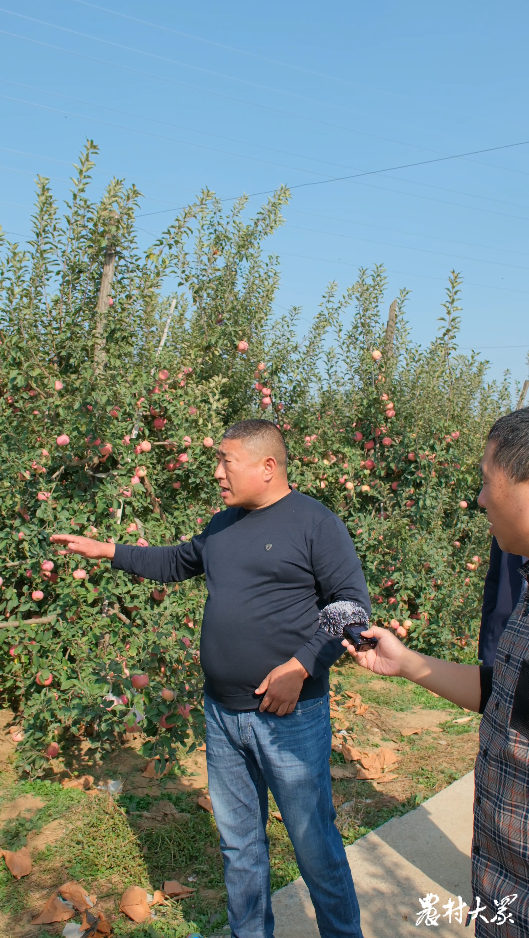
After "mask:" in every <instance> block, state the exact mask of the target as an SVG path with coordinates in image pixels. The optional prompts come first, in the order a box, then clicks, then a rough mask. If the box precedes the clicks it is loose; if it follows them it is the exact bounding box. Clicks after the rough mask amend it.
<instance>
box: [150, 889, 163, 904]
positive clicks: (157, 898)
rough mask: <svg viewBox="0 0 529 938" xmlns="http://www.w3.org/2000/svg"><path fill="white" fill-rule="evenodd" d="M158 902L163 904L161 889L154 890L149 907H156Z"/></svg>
mask: <svg viewBox="0 0 529 938" xmlns="http://www.w3.org/2000/svg"><path fill="white" fill-rule="evenodd" d="M159 902H165V896H164V894H163V892H162V890H161V889H156V890H155V892H154V896H153V897H152V902H149V905H151V906H152V905H158V903H159Z"/></svg>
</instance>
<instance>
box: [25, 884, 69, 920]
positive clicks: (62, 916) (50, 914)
mask: <svg viewBox="0 0 529 938" xmlns="http://www.w3.org/2000/svg"><path fill="white" fill-rule="evenodd" d="M74 915H75V909H74V908H73V906H72V904H71V902H65V901H64V899H61V897H60V896H59V894H58V893H57V892H54V893H53V894H52V895H51V896H50V898H49V899H48V901H47V903H46V905H45V906H44V908H43V910H42V912H41V913H40V915H37V917H36V918H34V919H33V921H32V922H31V924H32V925H51V924H52V923H53V922H67V921H68V919H69V918H73V917H74Z"/></svg>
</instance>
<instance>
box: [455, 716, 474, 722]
mask: <svg viewBox="0 0 529 938" xmlns="http://www.w3.org/2000/svg"><path fill="white" fill-rule="evenodd" d="M471 719H472V717H460V718H459V720H452V723H468V722H469V720H471Z"/></svg>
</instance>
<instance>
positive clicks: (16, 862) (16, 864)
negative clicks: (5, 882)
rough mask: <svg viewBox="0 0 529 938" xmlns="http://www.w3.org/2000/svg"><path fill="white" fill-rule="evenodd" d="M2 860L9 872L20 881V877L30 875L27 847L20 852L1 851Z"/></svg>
mask: <svg viewBox="0 0 529 938" xmlns="http://www.w3.org/2000/svg"><path fill="white" fill-rule="evenodd" d="M2 854H3V857H4V860H5V861H6V866H7V868H8V870H9V872H10V873H11V874H12V875H13V876H14V877H15V879H20V878H21V877H22V876H29V874H30V873H31V856H30V853H29V850H28V848H27V847H22V848H21V849H20V850H13V851H12V850H2Z"/></svg>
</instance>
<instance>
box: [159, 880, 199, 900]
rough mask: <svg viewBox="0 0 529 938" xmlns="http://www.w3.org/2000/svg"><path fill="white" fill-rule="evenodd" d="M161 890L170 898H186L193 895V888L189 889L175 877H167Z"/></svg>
mask: <svg viewBox="0 0 529 938" xmlns="http://www.w3.org/2000/svg"><path fill="white" fill-rule="evenodd" d="M163 891H164V894H165V895H166V896H169V898H170V899H187V898H188V897H189V896H192V895H193V893H194V891H195V890H194V889H189V887H188V886H182V884H181V883H179V882H178V880H177V879H168V880H167V881H166V882H165V883H164V884H163Z"/></svg>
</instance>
